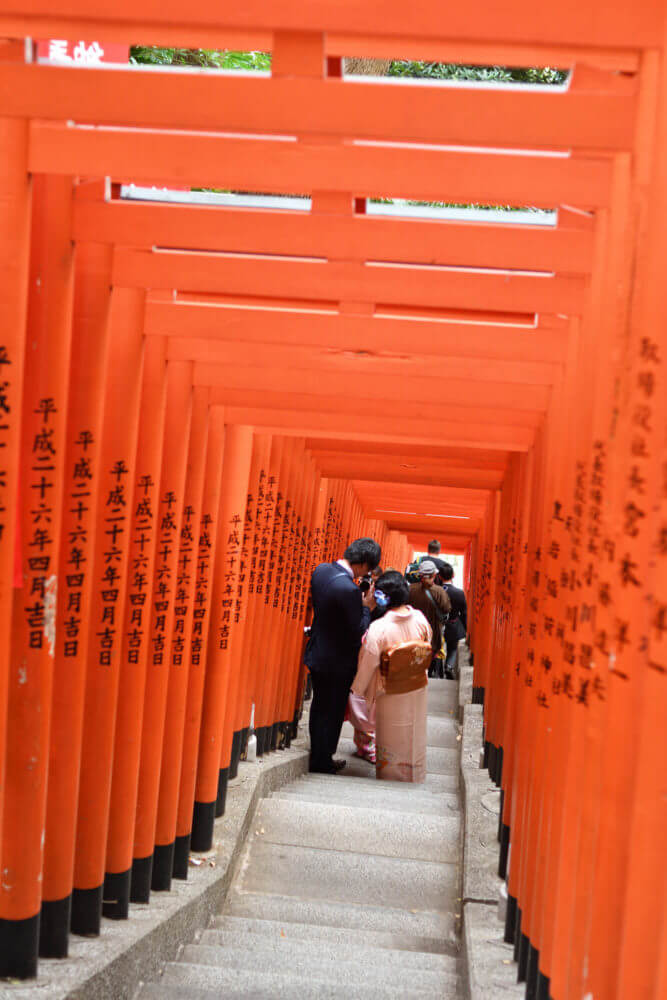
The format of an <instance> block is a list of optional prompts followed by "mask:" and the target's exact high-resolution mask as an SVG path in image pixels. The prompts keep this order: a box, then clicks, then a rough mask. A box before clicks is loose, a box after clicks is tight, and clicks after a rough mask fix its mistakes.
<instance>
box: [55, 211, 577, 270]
mask: <svg viewBox="0 0 667 1000" xmlns="http://www.w3.org/2000/svg"><path fill="white" fill-rule="evenodd" d="M539 222H540V219H539V216H536V218H535V225H534V226H527V225H512V224H509V223H508V224H504V223H489V224H485V223H483V222H465V221H464V222H451V221H449V220H447V221H445V220H442V219H412V218H382V217H379V216H374V215H365V214H363V215H350V216H348V217H346V216H343V215H333V214H325V213H317V214H311V213H310V212H302V211H290V210H286V209H280V210H271V209H263V208H252V209H250V208H236V207H229V206H212V205H185V204H177V203H173V202H170V203H167V202H162V203H160V202H157V203H146V202H139V201H121V200H112V201H108V202H97V203H95V202H90V201H87V202H84V201H82V200H81V201H77V202H76V203H75V208H74V222H73V232H74V238H75V239H77V240H94V241H95V242H103V243H117V244H124V245H125V246H133V247H141V246H143V247H152V246H160V247H175V248H180V249H184V250H226V251H234V250H235V251H238V252H240V253H268V254H288V255H292V256H315V257H328V258H332V259H334V260H387V261H395V262H404V263H424V264H449V265H467V266H469V267H504V268H519V269H521V268H523V269H529V270H533V271H557V272H560V273H563V274H587V273H589V272H590V270H591V267H592V255H593V233H592V232H591V231H587V230H586V229H584V228H583V227H581V226H575V225H573V224H572V220H567V221H566V222H565V223H564V222H563V221H562V220H559V224H558V225H557V226H551V225H549V226H546V225H540V224H539Z"/></svg>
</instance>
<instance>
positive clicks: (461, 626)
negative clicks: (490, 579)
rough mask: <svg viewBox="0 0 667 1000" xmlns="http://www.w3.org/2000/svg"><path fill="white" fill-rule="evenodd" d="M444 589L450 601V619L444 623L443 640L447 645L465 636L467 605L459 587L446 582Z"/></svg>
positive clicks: (466, 629)
mask: <svg viewBox="0 0 667 1000" xmlns="http://www.w3.org/2000/svg"><path fill="white" fill-rule="evenodd" d="M444 589H445V590H446V591H447V593H448V594H449V600H450V601H451V603H452V611H451V614H450V621H448V622H447V623H446V625H445V641H446V642H447V644H448V645H452V644H453V643H455V642H458V641H459V639H465V637H466V633H467V631H468V605H467V604H466V595H465V594H464V593H463V591H462V590H461V589H460V588H459V587H455V586H454V585H453V584H451V583H446V584H445V587H444Z"/></svg>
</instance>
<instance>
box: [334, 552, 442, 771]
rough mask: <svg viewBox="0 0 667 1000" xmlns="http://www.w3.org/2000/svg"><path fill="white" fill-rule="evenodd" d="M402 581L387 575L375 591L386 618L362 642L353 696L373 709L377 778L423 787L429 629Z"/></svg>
mask: <svg viewBox="0 0 667 1000" xmlns="http://www.w3.org/2000/svg"><path fill="white" fill-rule="evenodd" d="M408 596H409V591H408V585H407V583H406V582H405V580H404V578H403V575H402V574H401V573H398V572H397V571H396V570H388V571H387V572H386V573H384V574H383V575H382V576H381V577H380V578H379V580H378V581H377V583H376V585H375V600H376V603H377V604H378V605H380V606H382V605H383V604H385V606H386V607H387V612H386V614H385V615H384V617H382V618H380V619H379V620H378V621H375V622H373V623H372V624H371V626H370V628H369V629H368V631H367V632H366V635H365V636H364V638H363V641H362V646H361V651H360V653H359V664H358V667H357V673H356V676H355V678H354V681H353V682H352V693H353V694H355V695H363V696H364V697H365V699H366V702H367V703H369V713H370V711H371V710H372V705H373V704H375V718H376V735H375V738H376V745H377V746H376V756H377V760H376V764H375V774H376V777H377V778H381V779H384V780H387V781H412V782H422V781H424V780H425V778H426V685H427V683H428V681H427V670H428V666H429V663H430V657H431V646H430V642H431V626H430V625H429V624H428V622H427V621H426V618H425V617H424V615H423V614H422V613H421V611H417V610H415V608H412V607H410V605H409V604H408V603H407V602H408Z"/></svg>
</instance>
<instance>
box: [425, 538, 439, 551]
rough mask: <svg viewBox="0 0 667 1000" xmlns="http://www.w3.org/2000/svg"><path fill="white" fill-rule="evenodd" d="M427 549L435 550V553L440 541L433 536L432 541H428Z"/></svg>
mask: <svg viewBox="0 0 667 1000" xmlns="http://www.w3.org/2000/svg"><path fill="white" fill-rule="evenodd" d="M428 550H429V552H436V553H437V552H439V551H440V542H439V541H438V539H437V538H434V539H433V541H432V542H429V543H428Z"/></svg>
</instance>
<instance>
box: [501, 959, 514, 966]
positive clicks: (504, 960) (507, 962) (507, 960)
mask: <svg viewBox="0 0 667 1000" xmlns="http://www.w3.org/2000/svg"><path fill="white" fill-rule="evenodd" d="M511 964H512V959H511V958H504V959H503V965H511Z"/></svg>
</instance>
